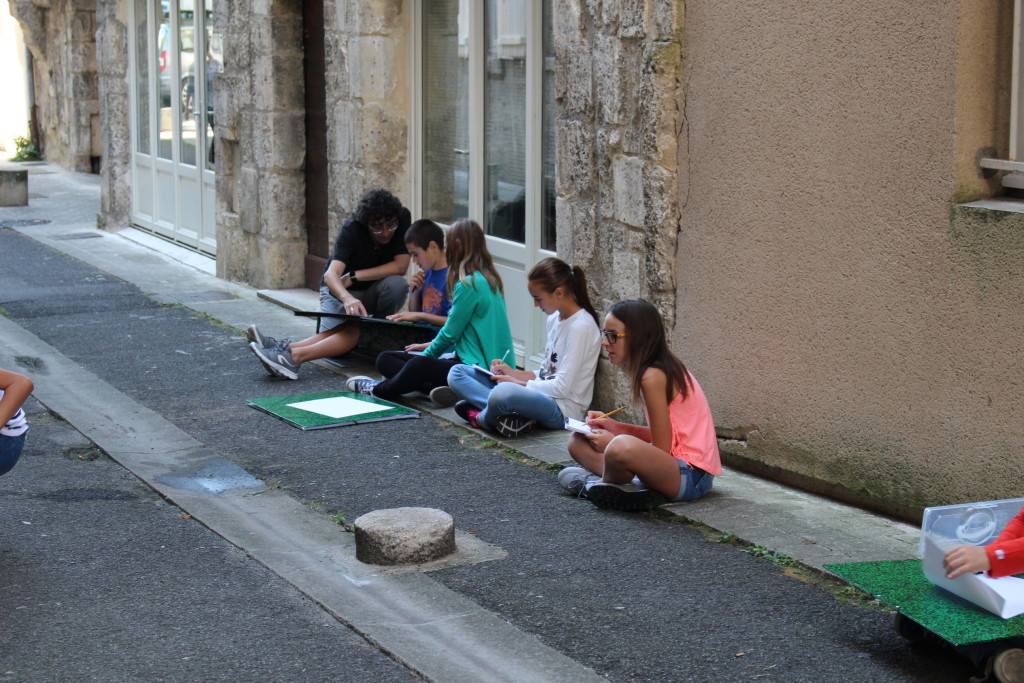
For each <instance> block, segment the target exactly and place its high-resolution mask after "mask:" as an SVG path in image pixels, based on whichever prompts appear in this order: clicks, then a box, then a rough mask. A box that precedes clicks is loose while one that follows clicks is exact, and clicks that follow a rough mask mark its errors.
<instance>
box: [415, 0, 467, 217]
mask: <svg viewBox="0 0 1024 683" xmlns="http://www.w3.org/2000/svg"><path fill="white" fill-rule="evenodd" d="M468 14H469V0H445V1H444V2H431V3H426V6H425V9H424V17H423V30H424V32H425V33H426V35H428V36H430V39H429V40H425V41H423V105H422V106H423V118H424V126H423V195H422V196H423V215H424V216H426V217H428V218H431V219H433V220H436V221H439V222H441V223H447V224H450V223H453V222H454V221H456V220H457V219H459V218H465V217H467V216H468V215H469V161H470V144H469V130H470V126H469V120H468V119H469V44H468V41H469V18H468Z"/></svg>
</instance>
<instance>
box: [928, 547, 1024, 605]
mask: <svg viewBox="0 0 1024 683" xmlns="http://www.w3.org/2000/svg"><path fill="white" fill-rule="evenodd" d="M923 546H924V558H922V559H923V562H922V564H923V565H924V575H925V576H926V577H928V580H929V581H931V582H932V583H934V584H935V585H936V586H939V587H940V588H945V589H946V590H948V591H949V592H951V593H955V594H956V595H959V596H960V597H961V598H963V599H964V600H968V601H970V602H973V603H974V604H975V605H977V606H978V607H981V608H982V609H986V610H988V611H989V612H992V613H993V614H997V615H999V616H1000V617H1002V618H1003V619H1009V618H1010V617H1015V616H1017V615H1018V614H1022V613H1024V579H1018V578H1017V577H1015V576H1004V577H1002V578H999V579H993V578H990V577H988V576H985V575H984V574H961V575H960V576H958V577H957V578H955V579H947V578H946V570H945V569H944V568H943V566H942V557H943V555H945V552H944V551H943V549H942V548H941V547H939V546H938V545H937V544H936V543H935V542H934V541H932V540H931V539H926V540H925V542H924V544H923Z"/></svg>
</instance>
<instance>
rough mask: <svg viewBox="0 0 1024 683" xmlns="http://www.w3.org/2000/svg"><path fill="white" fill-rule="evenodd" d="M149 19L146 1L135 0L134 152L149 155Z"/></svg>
mask: <svg viewBox="0 0 1024 683" xmlns="http://www.w3.org/2000/svg"><path fill="white" fill-rule="evenodd" d="M148 28H149V18H148V16H147V13H146V0H135V36H136V37H135V65H136V67H135V109H136V111H137V112H138V115H137V118H136V120H137V122H138V124H139V125H137V126H136V127H135V151H137V152H141V153H142V154H149V150H150V147H149V131H150V126H149V119H150V116H149V31H148V30H147V29H148Z"/></svg>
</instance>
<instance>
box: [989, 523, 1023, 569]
mask: <svg viewBox="0 0 1024 683" xmlns="http://www.w3.org/2000/svg"><path fill="white" fill-rule="evenodd" d="M985 553H986V554H987V555H988V561H989V565H990V566H991V567H992V568H991V569H989V571H988V575H989V576H991V577H992V578H994V579H997V578H999V577H1000V576H1012V575H1013V574H1020V573H1021V572H1024V509H1022V510H1021V511H1020V512H1018V513H1017V516H1016V517H1014V518H1013V519H1011V520H1010V523H1009V524H1007V525H1006V528H1005V529H1003V531H1002V533H1000V534H999V537H998V538H996V540H995V541H993V542H992V543H990V544H988V545H987V546H985Z"/></svg>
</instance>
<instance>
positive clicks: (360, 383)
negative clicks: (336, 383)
mask: <svg viewBox="0 0 1024 683" xmlns="http://www.w3.org/2000/svg"><path fill="white" fill-rule="evenodd" d="M378 384H380V381H379V380H376V379H373V378H372V377H367V376H366V375H356V376H355V377H349V378H348V381H347V382H345V388H346V389H348V390H349V391H355V392H357V393H360V394H364V395H366V396H373V388H374V387H375V386H377V385H378Z"/></svg>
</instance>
